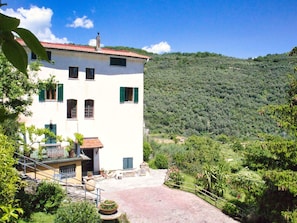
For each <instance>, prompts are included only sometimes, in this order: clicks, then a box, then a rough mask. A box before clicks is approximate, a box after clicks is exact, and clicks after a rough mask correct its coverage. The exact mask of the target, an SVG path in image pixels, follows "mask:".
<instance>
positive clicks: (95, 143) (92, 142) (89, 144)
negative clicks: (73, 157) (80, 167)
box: [80, 137, 103, 149]
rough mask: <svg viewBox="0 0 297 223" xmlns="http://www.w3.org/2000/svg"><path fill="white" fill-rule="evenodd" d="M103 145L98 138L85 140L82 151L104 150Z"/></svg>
mask: <svg viewBox="0 0 297 223" xmlns="http://www.w3.org/2000/svg"><path fill="white" fill-rule="evenodd" d="M102 147H103V144H102V143H101V141H100V140H99V139H98V137H92V138H91V137H90V138H84V142H83V144H82V145H81V146H80V148H81V149H93V148H102Z"/></svg>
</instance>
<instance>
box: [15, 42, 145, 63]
mask: <svg viewBox="0 0 297 223" xmlns="http://www.w3.org/2000/svg"><path fill="white" fill-rule="evenodd" d="M17 41H18V42H19V43H20V44H21V45H23V46H25V45H26V44H25V43H24V41H23V40H22V39H17ZM41 44H42V45H43V47H44V48H46V49H57V50H68V51H78V52H87V53H98V54H106V55H114V56H124V57H134V58H140V59H149V57H148V56H144V55H140V54H138V53H133V52H129V51H125V50H113V49H108V48H101V49H100V50H99V51H97V50H96V47H93V46H84V45H75V44H64V43H48V42H41Z"/></svg>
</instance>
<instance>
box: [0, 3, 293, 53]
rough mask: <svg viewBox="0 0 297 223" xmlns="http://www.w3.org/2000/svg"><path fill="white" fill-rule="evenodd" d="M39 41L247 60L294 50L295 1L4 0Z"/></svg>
mask: <svg viewBox="0 0 297 223" xmlns="http://www.w3.org/2000/svg"><path fill="white" fill-rule="evenodd" d="M2 3H7V4H8V5H7V6H4V7H1V11H2V13H4V14H6V15H11V16H14V17H18V18H20V19H21V25H22V26H23V27H26V28H29V29H30V30H31V31H33V32H34V34H35V35H37V36H38V38H39V39H40V40H42V41H50V42H63V43H75V44H93V42H94V39H95V37H96V35H97V32H100V34H101V43H102V45H103V46H127V47H135V48H140V49H146V50H147V51H151V52H155V53H166V52H204V51H207V52H214V53H220V54H223V55H226V56H232V57H238V58H249V57H257V56H265V55H267V54H274V53H285V52H289V51H290V50H291V49H292V48H293V47H295V46H297V1H296V0H282V1H281V0H90V1H82V0H81V1H77V0H72V1H70V0H60V1H57V0H2Z"/></svg>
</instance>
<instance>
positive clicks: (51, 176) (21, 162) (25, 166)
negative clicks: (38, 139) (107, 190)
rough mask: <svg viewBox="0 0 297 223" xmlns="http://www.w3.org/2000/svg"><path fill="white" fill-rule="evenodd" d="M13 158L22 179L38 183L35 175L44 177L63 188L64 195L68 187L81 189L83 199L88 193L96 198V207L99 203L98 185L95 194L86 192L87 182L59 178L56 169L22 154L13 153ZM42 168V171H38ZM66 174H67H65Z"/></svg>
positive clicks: (99, 192) (72, 178)
mask: <svg viewBox="0 0 297 223" xmlns="http://www.w3.org/2000/svg"><path fill="white" fill-rule="evenodd" d="M15 157H16V159H17V160H18V165H17V169H18V170H19V171H22V174H23V177H27V178H31V179H32V180H34V181H36V182H38V181H41V180H39V179H38V177H37V175H38V176H40V177H44V178H45V179H48V180H51V181H54V182H57V183H59V184H60V185H61V186H63V187H65V190H66V193H67V194H69V193H68V188H69V187H74V186H75V187H77V188H79V187H81V188H82V189H83V190H84V199H85V200H87V193H89V194H90V195H91V196H94V197H96V199H95V202H96V205H97V206H98V205H99V203H100V202H101V191H102V190H103V189H101V188H99V186H98V185H96V186H95V192H94V191H87V189H86V186H87V182H85V183H84V184H83V183H82V181H81V180H78V179H76V178H74V177H70V178H69V177H67V176H65V177H61V175H63V173H60V172H58V171H57V169H55V168H53V167H51V166H49V165H46V164H44V163H42V162H40V161H37V160H35V159H32V158H30V157H27V156H24V155H23V154H20V153H17V152H15ZM40 167H42V168H43V169H40ZM45 170H50V171H52V172H50V173H47V172H45ZM29 172H31V173H32V172H33V173H34V178H32V177H31V176H29V175H28V173H29ZM66 174H67V173H66ZM68 179H71V182H75V183H69V181H68Z"/></svg>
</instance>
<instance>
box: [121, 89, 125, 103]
mask: <svg viewBox="0 0 297 223" xmlns="http://www.w3.org/2000/svg"><path fill="white" fill-rule="evenodd" d="M124 102H125V87H120V103H124Z"/></svg>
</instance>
